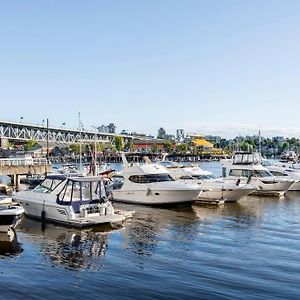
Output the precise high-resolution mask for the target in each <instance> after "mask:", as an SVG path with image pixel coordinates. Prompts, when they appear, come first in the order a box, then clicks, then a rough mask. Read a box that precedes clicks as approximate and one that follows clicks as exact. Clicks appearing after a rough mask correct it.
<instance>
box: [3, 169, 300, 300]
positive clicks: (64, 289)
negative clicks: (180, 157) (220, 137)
mask: <svg viewBox="0 0 300 300" xmlns="http://www.w3.org/2000/svg"><path fill="white" fill-rule="evenodd" d="M217 166H218V165H217V164H211V165H208V167H207V168H211V169H212V170H217V169H218V168H217ZM216 172H218V171H216ZM119 206H120V205H119ZM121 206H122V207H128V209H134V210H136V213H135V215H134V217H133V218H132V219H131V220H129V221H127V222H126V223H125V226H124V228H122V229H119V230H114V231H111V230H108V229H105V228H100V229H97V230H94V231H92V230H87V231H78V230H72V229H67V228H64V227H59V226H55V225H47V226H46V228H44V229H43V230H42V228H41V225H40V223H38V222H35V221H31V220H28V219H26V218H24V219H23V220H22V223H21V224H20V226H19V227H18V228H17V240H15V241H14V243H13V244H10V245H7V244H6V245H4V246H5V247H6V248H4V246H3V245H2V244H1V245H2V253H1V254H0V258H1V259H0V288H1V292H2V293H1V294H0V299H21V298H24V299H25V298H26V299H28V297H29V298H30V299H96V298H99V299H100V298H103V299H287V298H288V299H299V298H300V285H299V282H300V259H299V257H300V218H299V216H300V193H290V194H288V195H287V196H286V197H285V198H282V199H275V198H259V197H248V198H246V199H244V200H242V201H240V202H239V203H236V204H226V205H224V206H219V207H203V206H201V207H200V206H199V207H197V206H193V207H190V208H187V207H185V208H184V207H181V208H176V209H175V208H173V209H162V208H151V207H144V206H132V205H128V206H126V205H121ZM5 250H6V252H9V253H6V254H5V253H3V252H5ZM4 295H5V296H4Z"/></svg>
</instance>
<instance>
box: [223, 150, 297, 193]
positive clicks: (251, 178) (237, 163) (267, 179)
mask: <svg viewBox="0 0 300 300" xmlns="http://www.w3.org/2000/svg"><path fill="white" fill-rule="evenodd" d="M221 162H222V164H223V166H224V167H225V168H226V171H227V175H228V178H229V179H232V180H235V181H236V180H237V179H239V180H241V182H242V183H244V182H247V183H249V184H251V185H254V186H256V187H257V190H256V191H255V192H254V193H256V194H259V195H266V196H272V195H274V196H283V195H284V194H285V193H286V192H287V191H288V189H289V188H290V187H291V185H292V184H293V183H294V182H295V181H294V180H291V179H289V178H284V177H275V176H273V175H272V173H270V171H269V170H268V169H267V168H265V167H264V166H262V158H261V155H260V154H259V153H251V152H236V153H235V155H234V157H233V159H225V160H222V161H221Z"/></svg>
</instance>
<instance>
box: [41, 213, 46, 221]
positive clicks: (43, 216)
mask: <svg viewBox="0 0 300 300" xmlns="http://www.w3.org/2000/svg"><path fill="white" fill-rule="evenodd" d="M45 218H46V212H45V211H44V210H42V212H41V220H42V222H45Z"/></svg>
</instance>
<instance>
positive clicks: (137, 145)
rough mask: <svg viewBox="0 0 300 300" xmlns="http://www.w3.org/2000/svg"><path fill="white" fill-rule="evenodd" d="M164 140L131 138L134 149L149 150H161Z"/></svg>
mask: <svg viewBox="0 0 300 300" xmlns="http://www.w3.org/2000/svg"><path fill="white" fill-rule="evenodd" d="M164 143H165V140H163V139H143V140H138V139H136V140H133V141H132V144H133V149H134V150H135V151H146V152H148V151H151V150H153V149H157V150H163V149H164Z"/></svg>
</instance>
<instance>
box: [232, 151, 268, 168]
mask: <svg viewBox="0 0 300 300" xmlns="http://www.w3.org/2000/svg"><path fill="white" fill-rule="evenodd" d="M233 164H234V165H261V164H262V157H261V155H260V153H258V152H235V154H234V157H233Z"/></svg>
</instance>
